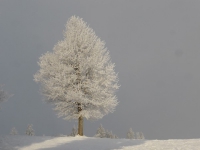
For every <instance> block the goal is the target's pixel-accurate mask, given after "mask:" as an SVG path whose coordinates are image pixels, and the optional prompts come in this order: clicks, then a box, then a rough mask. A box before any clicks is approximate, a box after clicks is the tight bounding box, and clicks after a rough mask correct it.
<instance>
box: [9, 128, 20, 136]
mask: <svg viewBox="0 0 200 150" xmlns="http://www.w3.org/2000/svg"><path fill="white" fill-rule="evenodd" d="M17 134H18V132H17V130H16V129H15V127H14V128H12V130H11V131H10V135H17Z"/></svg>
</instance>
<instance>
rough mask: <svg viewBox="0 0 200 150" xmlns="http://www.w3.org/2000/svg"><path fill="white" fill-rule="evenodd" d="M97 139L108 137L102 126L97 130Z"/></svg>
mask: <svg viewBox="0 0 200 150" xmlns="http://www.w3.org/2000/svg"><path fill="white" fill-rule="evenodd" d="M95 137H100V138H104V137H106V131H105V129H104V128H103V126H102V124H101V125H100V127H99V128H98V129H97V132H96V135H95Z"/></svg>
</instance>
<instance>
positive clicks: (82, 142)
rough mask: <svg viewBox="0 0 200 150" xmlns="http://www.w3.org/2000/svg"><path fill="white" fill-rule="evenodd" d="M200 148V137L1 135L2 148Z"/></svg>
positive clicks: (170, 149) (190, 149)
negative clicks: (150, 138) (140, 137)
mask: <svg viewBox="0 0 200 150" xmlns="http://www.w3.org/2000/svg"><path fill="white" fill-rule="evenodd" d="M42 149H45V150H200V139H188V140H187V139H184V140H128V139H101V138H93V137H79V136H77V137H39V136H32V137H31V136H19V135H17V136H6V137H0V150H42Z"/></svg>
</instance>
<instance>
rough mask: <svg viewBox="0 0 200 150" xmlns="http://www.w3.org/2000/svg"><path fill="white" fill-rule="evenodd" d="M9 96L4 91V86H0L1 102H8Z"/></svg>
mask: <svg viewBox="0 0 200 150" xmlns="http://www.w3.org/2000/svg"><path fill="white" fill-rule="evenodd" d="M9 96H10V95H9V94H8V93H6V92H5V91H4V90H3V89H2V86H1V85H0V102H3V101H6V100H7V99H8V98H9Z"/></svg>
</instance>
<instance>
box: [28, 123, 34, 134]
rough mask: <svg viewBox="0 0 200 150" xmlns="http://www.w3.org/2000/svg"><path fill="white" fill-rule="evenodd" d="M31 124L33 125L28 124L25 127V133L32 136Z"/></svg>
mask: <svg viewBox="0 0 200 150" xmlns="http://www.w3.org/2000/svg"><path fill="white" fill-rule="evenodd" d="M32 126H33V125H32V124H29V125H28V127H27V129H26V135H29V136H33V135H34V134H35V133H34V130H33V128H32Z"/></svg>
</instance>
